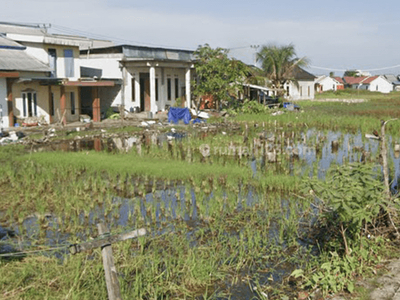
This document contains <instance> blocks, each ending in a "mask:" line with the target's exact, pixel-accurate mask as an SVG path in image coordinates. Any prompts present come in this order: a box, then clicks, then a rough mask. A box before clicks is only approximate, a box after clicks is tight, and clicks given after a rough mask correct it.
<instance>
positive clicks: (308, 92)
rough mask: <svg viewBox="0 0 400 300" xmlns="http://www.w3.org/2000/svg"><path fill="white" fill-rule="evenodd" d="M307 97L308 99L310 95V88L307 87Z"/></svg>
mask: <svg viewBox="0 0 400 300" xmlns="http://www.w3.org/2000/svg"><path fill="white" fill-rule="evenodd" d="M307 95H308V97H310V95H311V89H310V86H308V91H307Z"/></svg>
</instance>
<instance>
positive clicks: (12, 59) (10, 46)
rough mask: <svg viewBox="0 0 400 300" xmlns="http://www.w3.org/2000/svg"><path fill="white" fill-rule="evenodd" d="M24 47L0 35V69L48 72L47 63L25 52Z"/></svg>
mask: <svg viewBox="0 0 400 300" xmlns="http://www.w3.org/2000/svg"><path fill="white" fill-rule="evenodd" d="M24 49H25V47H24V46H22V45H20V44H18V43H16V42H13V41H10V40H9V39H7V38H5V37H2V36H0V70H2V71H33V72H50V71H51V69H50V67H49V66H48V65H46V64H44V63H42V62H41V61H39V60H37V59H36V58H34V57H31V56H30V55H28V54H27V53H26V52H25V50H24Z"/></svg>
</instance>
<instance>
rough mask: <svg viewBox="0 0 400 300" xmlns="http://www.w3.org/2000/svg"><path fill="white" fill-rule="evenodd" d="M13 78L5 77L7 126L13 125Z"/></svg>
mask: <svg viewBox="0 0 400 300" xmlns="http://www.w3.org/2000/svg"><path fill="white" fill-rule="evenodd" d="M13 81H14V79H11V78H7V110H8V126H9V127H14V104H13V94H12V84H13Z"/></svg>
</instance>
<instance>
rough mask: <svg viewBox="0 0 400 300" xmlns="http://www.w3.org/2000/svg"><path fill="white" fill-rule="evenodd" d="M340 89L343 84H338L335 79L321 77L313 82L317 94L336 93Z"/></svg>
mask: <svg viewBox="0 0 400 300" xmlns="http://www.w3.org/2000/svg"><path fill="white" fill-rule="evenodd" d="M341 88H343V83H341V82H339V81H338V80H337V79H336V78H335V77H330V76H326V75H321V76H318V77H317V78H316V80H315V91H316V92H318V93H322V92H326V91H337V90H338V89H341Z"/></svg>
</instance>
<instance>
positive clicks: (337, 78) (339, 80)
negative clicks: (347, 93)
mask: <svg viewBox="0 0 400 300" xmlns="http://www.w3.org/2000/svg"><path fill="white" fill-rule="evenodd" d="M333 78H335V80H336V81H337V82H339V83H341V84H344V82H343V79H342V78H341V77H339V76H336V77H333Z"/></svg>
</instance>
